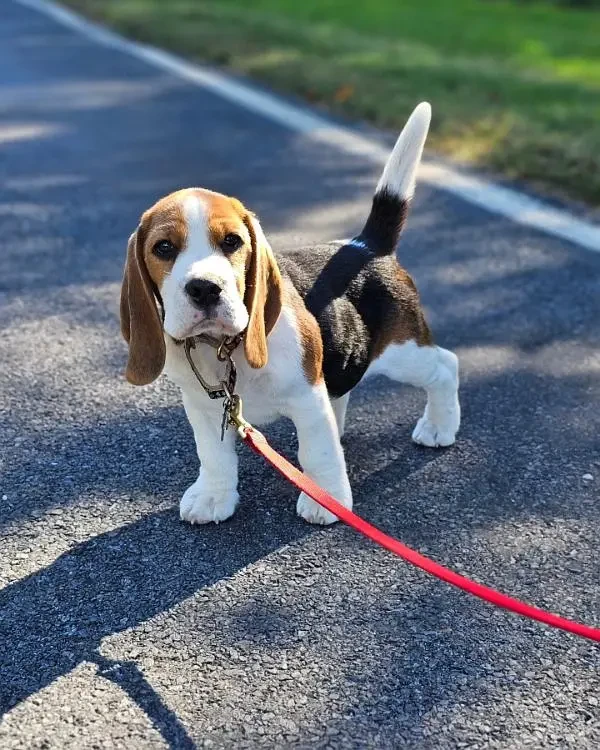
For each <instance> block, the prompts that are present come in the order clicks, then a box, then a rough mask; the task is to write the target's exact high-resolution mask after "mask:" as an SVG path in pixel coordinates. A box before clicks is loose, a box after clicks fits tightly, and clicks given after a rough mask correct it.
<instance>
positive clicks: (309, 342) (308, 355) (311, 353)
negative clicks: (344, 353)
mask: <svg viewBox="0 0 600 750" xmlns="http://www.w3.org/2000/svg"><path fill="white" fill-rule="evenodd" d="M284 304H285V305H286V306H287V307H289V308H291V309H292V310H293V312H294V317H295V318H296V323H297V325H298V332H299V333H300V343H301V345H302V369H303V370H304V374H305V375H306V379H307V380H308V382H309V383H311V385H315V384H316V383H320V382H321V381H322V380H323V340H322V338H321V331H320V329H319V324H318V323H317V321H316V318H315V317H314V315H313V314H312V313H311V312H309V311H308V310H307V309H306V305H305V304H304V302H303V300H302V298H301V297H300V295H299V294H298V292H297V291H296V289H295V288H294V286H292V284H291V283H290V282H287V283H285V284H284Z"/></svg>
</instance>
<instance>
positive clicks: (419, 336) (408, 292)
mask: <svg viewBox="0 0 600 750" xmlns="http://www.w3.org/2000/svg"><path fill="white" fill-rule="evenodd" d="M394 280H395V282H396V283H395V284H394V285H393V287H391V288H389V289H388V293H389V294H390V304H389V310H388V315H387V317H386V320H385V323H384V325H383V326H382V330H381V331H380V332H379V336H378V338H377V340H376V341H375V345H374V347H373V359H377V357H379V356H380V355H381V354H383V352H384V351H385V350H386V349H387V347H388V346H389V345H390V344H403V343H405V342H406V341H415V342H416V343H417V344H418V345H419V346H431V345H432V344H433V337H432V335H431V331H430V330H429V326H428V325H427V321H426V320H425V316H424V314H423V310H422V308H421V301H420V299H419V293H418V292H417V287H416V286H415V283H414V281H413V280H412V278H411V277H410V275H409V274H408V273H407V272H406V271H405V270H404V269H403V268H402V266H401V265H400V264H398V265H397V269H396V278H395V279H394Z"/></svg>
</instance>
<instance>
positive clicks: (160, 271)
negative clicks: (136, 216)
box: [140, 191, 187, 289]
mask: <svg viewBox="0 0 600 750" xmlns="http://www.w3.org/2000/svg"><path fill="white" fill-rule="evenodd" d="M183 192H185V191H179V192H178V193H173V194H172V195H168V196H167V197H166V198H162V199H161V200H159V201H158V202H157V203H155V204H154V206H152V208H149V209H148V210H147V211H146V212H145V213H144V215H143V216H142V220H141V222H140V227H141V230H142V233H143V236H144V261H145V263H146V267H147V268H148V273H149V274H150V278H151V279H152V281H153V282H154V283H155V284H156V287H157V289H160V288H161V286H162V283H163V281H164V279H165V276H166V275H167V274H168V273H169V271H170V270H171V268H172V267H173V263H174V259H173V260H162V259H161V258H157V257H156V255H154V253H153V252H152V248H153V247H154V246H155V245H156V243H157V242H160V241H161V240H168V241H169V242H171V243H172V244H173V245H174V246H175V247H176V248H177V249H178V250H183V248H185V245H186V242H187V224H186V221H185V217H184V215H183V207H182V200H181V194H182V193H183Z"/></svg>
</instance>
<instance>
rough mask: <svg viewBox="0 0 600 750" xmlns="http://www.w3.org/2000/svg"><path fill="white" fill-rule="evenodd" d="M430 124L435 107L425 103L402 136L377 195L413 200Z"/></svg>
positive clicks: (415, 112) (391, 156)
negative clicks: (384, 193)
mask: <svg viewBox="0 0 600 750" xmlns="http://www.w3.org/2000/svg"><path fill="white" fill-rule="evenodd" d="M430 122H431V105H430V104H429V102H421V103H420V104H419V105H417V106H416V107H415V109H414V111H413V113H412V114H411V116H410V117H409V118H408V122H407V123H406V125H405V126H404V129H403V130H402V132H401V133H400V135H399V136H398V140H397V141H396V145H395V146H394V148H393V150H392V153H391V154H390V156H389V159H388V160H387V163H386V165H385V167H384V169H383V174H382V175H381V179H380V180H379V182H378V183H377V190H376V191H375V194H377V193H380V192H382V191H386V192H388V193H392V194H393V195H397V196H398V197H399V198H402V199H404V200H410V199H411V198H412V196H413V193H414V192H415V183H416V178H417V170H418V168H419V164H420V162H421V155H422V153H423V147H424V146H425V140H426V139H427V133H428V132H429V123H430Z"/></svg>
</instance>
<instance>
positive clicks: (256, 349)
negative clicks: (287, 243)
mask: <svg viewBox="0 0 600 750" xmlns="http://www.w3.org/2000/svg"><path fill="white" fill-rule="evenodd" d="M244 222H245V224H246V226H247V227H248V232H249V233H250V239H251V241H252V255H251V256H250V263H249V266H248V270H247V271H246V292H245V294H244V304H245V305H246V309H247V310H248V315H249V317H250V319H249V322H248V328H247V330H246V337H245V339H244V348H245V352H246V359H247V360H248V363H249V364H250V367H254V368H259V367H264V366H265V365H266V364H267V362H268V359H269V353H268V349H267V336H268V335H269V333H271V331H272V329H273V327H274V326H275V323H277V319H278V318H279V314H280V312H281V296H282V282H281V274H280V273H279V267H278V266H277V261H276V260H275V256H274V255H273V251H272V250H271V247H270V245H269V243H268V242H267V238H266V237H265V235H264V233H263V230H262V228H261V226H260V224H259V223H258V220H257V219H256V218H255V217H254V216H253V215H252V214H246V217H245V219H244Z"/></svg>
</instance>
